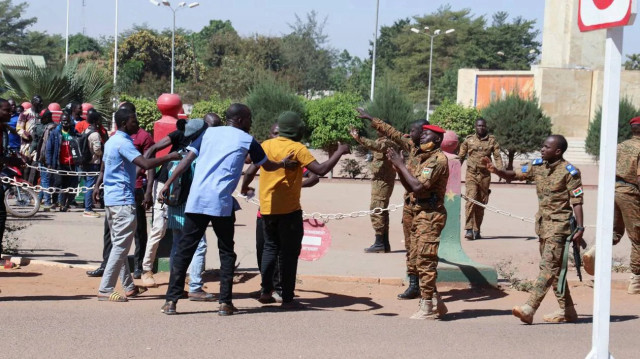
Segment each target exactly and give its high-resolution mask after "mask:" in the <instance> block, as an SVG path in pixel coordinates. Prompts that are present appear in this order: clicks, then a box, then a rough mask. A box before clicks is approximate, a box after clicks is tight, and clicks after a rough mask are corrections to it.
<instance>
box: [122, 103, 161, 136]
mask: <svg viewBox="0 0 640 359" xmlns="http://www.w3.org/2000/svg"><path fill="white" fill-rule="evenodd" d="M120 101H121V102H124V101H128V102H131V103H132V104H134V105H135V106H136V115H137V117H138V122H139V123H140V127H142V128H144V129H145V130H146V131H147V132H149V133H151V134H153V125H154V124H155V122H156V121H158V120H159V119H160V118H161V117H162V114H161V113H160V110H158V105H157V104H156V101H154V100H151V99H149V98H145V97H134V96H127V95H121V96H120Z"/></svg>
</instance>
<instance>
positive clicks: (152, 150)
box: [0, 96, 640, 324]
mask: <svg viewBox="0 0 640 359" xmlns="http://www.w3.org/2000/svg"><path fill="white" fill-rule="evenodd" d="M42 107H43V103H42V99H41V98H40V97H39V96H34V97H33V99H32V101H31V107H30V108H29V109H23V111H22V112H21V113H20V114H18V115H17V119H16V120H14V118H16V113H17V111H19V110H20V109H19V108H18V107H16V106H15V102H13V101H11V100H8V101H7V100H2V99H0V124H1V125H2V127H3V128H4V130H5V131H3V133H6V134H7V136H4V137H3V146H2V151H3V154H2V156H0V158H1V159H2V162H3V163H6V164H11V163H15V161H16V158H14V157H10V156H9V154H10V153H11V152H12V151H19V153H21V154H22V155H23V156H24V157H26V158H28V159H29V160H30V161H32V163H35V164H37V166H39V167H40V168H41V169H48V170H51V171H44V170H41V171H32V172H34V173H35V174H33V176H34V178H35V176H37V175H38V172H39V175H40V176H41V179H40V181H41V185H42V187H43V188H47V187H49V186H55V187H74V186H76V185H77V183H76V182H74V181H76V180H77V177H76V176H67V175H54V176H53V178H52V176H50V175H51V174H52V173H56V172H55V170H63V171H77V170H82V171H87V172H92V173H93V172H99V175H97V176H87V177H86V179H85V181H86V183H87V186H90V187H91V186H95V188H99V187H100V186H101V185H103V186H104V191H103V193H102V194H101V192H100V191H99V190H93V191H91V192H90V193H89V194H88V195H86V196H85V211H84V215H85V216H88V217H99V215H98V214H97V213H95V211H93V206H94V204H96V203H98V201H101V200H102V201H103V202H104V206H105V226H104V236H103V238H104V248H103V263H102V265H101V266H100V267H99V268H98V269H96V270H94V271H89V272H87V274H88V275H89V276H94V277H102V279H101V282H100V286H99V289H98V295H97V296H98V299H99V300H100V301H110V302H126V301H128V299H129V298H133V297H137V296H139V295H140V294H142V293H144V292H145V291H146V290H147V289H146V288H148V287H155V286H156V282H155V279H154V277H153V262H154V260H155V257H156V253H157V249H158V244H159V242H160V239H162V238H163V237H164V235H165V232H166V230H167V229H171V230H172V233H173V246H172V250H171V256H170V257H171V261H170V263H171V264H170V268H171V273H170V280H169V286H168V289H167V293H166V300H165V303H164V304H163V305H162V307H161V311H162V312H163V313H165V314H175V313H176V310H177V309H176V308H177V303H178V301H179V299H181V298H183V297H184V287H185V282H186V276H187V272H188V271H189V276H190V284H189V291H188V296H187V298H188V299H189V300H194V301H214V300H216V299H217V300H218V302H219V304H220V307H219V310H218V314H219V315H221V316H227V315H232V314H233V313H235V312H236V311H237V308H236V307H235V306H234V305H233V276H234V270H235V263H236V254H235V251H234V223H235V211H237V210H238V209H239V208H240V207H239V205H238V203H237V201H236V200H235V198H234V197H233V192H234V191H235V189H236V188H237V186H238V184H239V183H240V180H241V177H243V169H244V165H245V163H250V164H251V165H250V166H249V167H248V168H247V169H246V171H244V177H243V181H242V184H241V193H242V194H244V195H247V196H252V195H254V192H255V190H254V189H253V188H252V187H251V186H250V185H251V182H252V181H253V179H254V177H255V176H256V174H257V172H258V171H259V170H262V173H261V175H260V186H259V187H260V191H259V193H258V197H259V199H260V209H259V212H258V219H257V226H256V250H257V253H258V266H259V270H260V273H261V278H262V281H261V288H260V290H259V291H257V292H256V293H255V297H256V298H257V299H258V301H259V302H260V303H262V304H271V303H280V305H281V307H282V308H283V309H300V308H303V307H304V306H303V305H302V304H301V303H299V302H298V301H296V300H295V295H294V293H295V286H296V275H297V267H298V257H299V255H300V251H301V246H302V238H303V216H302V214H303V212H302V207H301V204H300V197H301V189H302V187H310V186H313V185H315V184H317V183H318V176H323V175H325V174H326V173H328V172H329V171H330V170H331V169H332V168H333V167H334V166H335V165H336V164H337V163H338V161H339V160H340V158H341V156H342V155H344V154H346V153H348V152H349V146H348V145H346V144H339V145H338V147H337V149H336V151H335V152H333V154H332V155H331V156H330V158H329V159H327V160H326V161H324V162H322V163H320V162H318V161H317V160H316V159H315V158H314V156H313V155H312V154H311V152H310V151H309V149H307V147H306V146H305V145H303V144H302V143H301V140H302V137H303V134H304V122H303V121H302V119H301V118H300V115H299V114H297V113H294V112H290V111H285V112H283V113H282V114H281V115H280V116H279V117H278V119H277V121H276V123H275V124H274V126H273V127H272V129H271V137H270V138H269V139H268V140H266V141H264V142H262V143H261V144H260V143H258V142H257V141H256V139H254V138H253V137H252V136H251V135H250V131H251V124H252V115H251V110H250V109H249V107H247V106H246V105H244V104H239V103H235V104H232V105H231V106H230V107H229V108H228V109H227V110H226V113H225V119H226V126H222V121H221V119H220V117H219V116H218V115H216V114H213V113H212V114H208V115H207V116H205V117H204V118H203V119H192V120H189V121H184V120H180V121H178V122H177V123H176V129H175V131H173V132H171V133H169V134H168V135H167V136H166V137H164V138H162V139H161V140H160V141H159V142H157V143H154V141H153V139H152V137H151V135H150V134H149V133H148V132H146V131H144V130H143V129H141V128H140V127H139V124H138V120H137V115H136V109H135V106H134V105H133V104H131V103H129V102H125V103H122V104H121V105H120V106H119V108H118V110H117V111H116V113H115V114H114V118H115V124H116V127H117V128H116V130H115V131H114V132H113V133H112V135H111V136H110V137H109V136H108V135H107V131H106V130H105V129H104V127H103V126H102V124H101V115H100V114H99V113H98V112H97V111H95V110H89V111H87V112H86V118H85V119H81V117H80V116H81V115H82V109H81V108H80V107H79V106H78V105H77V104H73V103H72V104H69V106H67V107H66V108H65V110H64V111H63V113H62V115H61V116H60V122H59V124H57V125H56V124H54V123H52V116H51V112H50V111H48V110H42ZM358 113H359V114H358V117H359V118H361V119H363V120H365V121H367V122H368V123H370V125H371V127H372V128H373V129H374V130H375V131H376V132H377V134H378V139H377V140H369V139H366V138H364V137H362V136H361V135H360V134H359V133H358V131H356V130H354V129H352V130H351V132H350V133H351V135H352V136H353V138H354V139H355V140H356V141H357V142H359V143H360V144H362V145H363V146H365V147H366V148H368V149H369V150H371V151H372V152H373V153H374V156H373V158H374V160H373V162H372V173H373V179H372V186H371V188H372V190H371V208H372V209H373V208H386V207H387V206H388V204H389V197H390V196H391V193H392V191H393V187H394V184H395V178H396V176H398V178H399V179H400V183H401V184H402V186H403V188H404V189H405V194H404V202H405V203H404V208H403V214H402V223H403V232H404V237H405V238H404V242H405V247H406V248H405V249H406V269H407V275H408V277H409V286H408V287H407V289H406V290H405V291H404V292H403V293H400V294H398V299H403V300H408V299H416V298H420V300H419V303H418V310H417V311H416V312H415V313H414V314H413V315H412V316H411V318H412V319H439V318H442V317H443V316H444V315H445V314H446V313H447V311H448V309H447V307H446V305H445V303H444V302H443V301H442V299H441V298H440V295H439V294H438V290H437V287H436V280H437V277H438V272H437V266H438V262H439V257H438V248H439V244H440V235H441V231H442V230H443V228H444V226H445V224H446V222H447V211H446V208H445V191H446V188H447V183H448V180H449V164H448V161H449V160H450V158H449V157H448V156H447V155H446V154H445V153H444V152H443V150H442V149H441V148H440V147H441V144H442V142H443V138H444V135H445V132H446V131H445V129H443V128H440V127H439V126H436V125H433V124H429V123H428V122H426V121H424V120H421V121H417V122H415V123H414V124H412V126H411V130H410V133H409V134H408V135H407V134H404V133H402V132H401V131H398V130H397V129H395V128H393V127H392V126H391V125H390V124H389V123H388V122H385V121H383V120H381V119H377V118H374V117H372V116H370V115H369V114H368V113H366V112H365V111H364V110H362V109H358ZM14 122H15V129H14V130H12V126H11V124H13V123H14ZM630 125H631V128H632V133H633V138H632V139H631V140H628V141H626V142H623V143H622V144H620V146H619V149H618V173H617V174H616V180H617V185H616V226H615V230H616V235H615V243H617V242H618V241H619V240H620V238H621V237H622V235H623V233H624V231H625V228H626V231H627V233H628V235H629V238H630V239H631V241H632V243H633V245H632V253H631V269H632V272H633V274H634V276H633V278H632V280H631V282H630V284H629V289H628V292H629V293H630V294H639V293H640V227H639V225H638V223H640V218H639V217H640V215H639V214H638V213H639V212H640V209H639V205H638V203H640V201H638V198H639V196H640V190H638V186H639V185H640V166H639V162H640V145H638V143H640V142H639V141H640V118H635V119H633V120H631V122H630ZM475 130H476V133H475V134H473V135H471V136H468V137H467V138H466V139H465V140H464V142H463V143H462V144H461V146H460V151H459V157H457V160H459V161H460V163H461V164H462V163H463V162H465V161H466V162H467V174H466V191H467V192H466V196H467V197H468V198H470V199H473V200H475V201H477V202H479V203H483V204H486V203H487V202H488V199H489V193H490V191H489V184H490V178H491V174H495V175H497V176H499V177H501V178H504V179H508V180H521V181H530V182H535V184H536V190H537V194H538V199H539V209H538V213H537V215H536V228H535V229H536V233H537V235H538V237H539V243H540V255H541V261H540V272H539V275H538V277H537V279H536V281H535V283H534V287H533V290H532V291H531V295H530V297H529V300H528V301H527V303H526V304H524V305H522V306H516V307H514V308H513V310H512V312H513V315H514V316H516V317H518V318H519V319H520V320H522V321H523V322H525V323H528V324H531V323H532V322H533V317H534V314H535V312H536V310H537V309H538V307H539V306H540V303H541V302H542V299H543V298H544V296H545V294H546V293H547V291H548V290H549V289H550V288H553V290H554V293H555V295H556V297H557V300H558V303H559V306H560V309H559V310H558V311H556V312H554V313H551V314H548V315H545V316H544V318H543V319H544V320H545V321H547V322H573V321H575V320H576V319H577V314H576V311H575V308H574V305H575V304H574V302H573V300H572V298H571V294H570V291H569V287H568V285H567V282H566V280H564V278H563V276H564V275H566V274H563V273H566V267H565V268H564V269H565V270H564V271H563V265H564V266H566V261H565V263H564V264H563V256H564V255H565V254H566V251H567V250H568V246H567V245H566V243H568V242H571V241H575V242H577V243H579V242H582V237H583V233H584V222H583V210H582V207H583V197H584V193H583V188H582V181H581V175H580V171H579V170H578V169H577V168H575V167H574V166H573V165H571V164H570V163H568V162H567V161H565V160H564V158H563V154H564V153H565V151H566V150H567V147H568V144H567V141H566V139H565V138H564V137H563V136H561V135H551V136H549V137H548V138H547V139H546V140H545V141H544V143H543V145H542V148H541V151H540V152H541V158H538V159H536V160H534V161H531V162H528V163H526V164H524V165H522V166H521V167H520V168H516V169H514V170H506V169H504V168H503V163H502V158H501V155H500V146H499V144H498V142H497V141H496V139H495V138H494V137H493V136H491V135H490V134H489V133H488V130H487V124H486V121H485V120H484V119H482V118H479V119H477V121H476V123H475ZM12 136H13V137H12ZM15 136H17V137H15ZM5 137H6V139H5ZM18 140H19V141H18ZM18 142H19V143H18ZM85 147H86V148H89V151H88V154H87V151H84V150H83V148H85ZM165 148H170V149H169V152H168V154H166V155H164V156H161V157H156V154H157V152H158V151H161V150H163V149H165ZM75 152H79V153H82V152H84V153H85V155H84V156H82V155H81V154H76V153H75ZM403 154H404V155H403ZM491 156H493V160H492V159H491ZM452 158H455V157H452ZM157 167H159V168H160V169H159V170H158V171H156V170H155V169H156V168H157ZM145 171H146V172H145ZM307 176H308V177H307ZM0 192H3V191H0ZM1 195H3V193H2V194H1ZM43 201H44V203H45V207H44V209H45V210H51V208H53V207H54V206H55V204H56V203H58V206H59V208H60V210H61V211H66V210H67V209H68V208H69V206H70V205H71V203H72V201H73V198H71V197H70V196H65V195H64V194H61V195H59V196H58V198H57V199H56V198H53V196H49V195H48V194H47V193H45V194H44V196H43ZM151 207H153V213H154V216H153V222H152V227H151V234H150V235H149V236H148V235H147V219H146V211H147V210H148V209H150V208H151ZM483 210H484V208H483V207H482V206H478V205H476V204H473V203H472V202H470V203H469V204H467V206H466V211H465V216H466V221H465V229H466V233H465V237H466V238H467V239H469V240H473V239H478V238H481V235H480V227H481V224H482V221H483ZM572 217H573V218H575V223H576V227H575V228H572V227H571V226H570V219H571V218H572ZM5 219H6V211H4V206H3V201H2V200H1V198H0V232H2V231H3V229H4V222H5ZM371 223H372V226H373V229H374V232H375V240H374V243H373V244H372V245H371V246H370V247H368V248H365V252H366V253H388V252H389V251H390V241H389V218H388V213H387V212H383V213H374V214H373V215H372V216H371ZM209 225H211V226H212V228H213V231H214V233H215V235H216V237H217V246H218V251H219V256H220V291H219V295H218V296H215V295H214V294H213V293H207V292H205V291H204V290H203V286H202V285H203V283H202V276H201V275H202V272H203V270H204V266H205V265H204V257H205V255H206V251H207V238H206V236H205V231H206V228H207V227H208V226H209ZM0 234H1V233H0ZM147 237H148V239H147ZM134 241H135V245H136V250H135V255H134V258H135V259H134V268H133V271H132V270H131V268H129V263H128V260H127V258H126V257H127V254H128V253H129V250H130V247H131V246H132V244H133V243H134ZM0 250H1V248H0ZM594 256H595V253H594V252H593V250H591V251H588V252H587V253H586V254H585V257H584V260H585V269H586V270H587V271H588V272H589V271H590V270H592V268H593V258H594ZM189 268H190V269H189ZM590 268H591V269H590ZM132 273H133V275H132ZM118 278H120V281H121V284H122V287H123V289H124V293H122V294H121V293H119V292H117V291H116V290H115V286H116V283H117V281H118ZM134 279H141V280H142V284H141V285H136V284H135V283H134Z"/></svg>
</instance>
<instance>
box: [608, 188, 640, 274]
mask: <svg viewBox="0 0 640 359" xmlns="http://www.w3.org/2000/svg"><path fill="white" fill-rule="evenodd" d="M625 228H626V230H627V236H629V239H630V240H631V260H630V267H631V272H632V273H633V274H636V275H637V274H640V192H639V191H638V190H637V189H635V188H633V187H631V186H617V187H616V201H615V208H614V212H613V244H618V242H620V240H621V239H622V236H623V235H624V232H625Z"/></svg>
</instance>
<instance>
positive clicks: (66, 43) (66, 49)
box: [64, 0, 69, 64]
mask: <svg viewBox="0 0 640 359" xmlns="http://www.w3.org/2000/svg"><path fill="white" fill-rule="evenodd" d="M68 60H69V0H67V36H66V37H65V40H64V63H65V64H66V63H67V61H68Z"/></svg>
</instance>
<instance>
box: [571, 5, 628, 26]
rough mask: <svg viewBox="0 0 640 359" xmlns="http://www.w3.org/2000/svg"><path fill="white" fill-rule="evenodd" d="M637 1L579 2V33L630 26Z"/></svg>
mask: <svg viewBox="0 0 640 359" xmlns="http://www.w3.org/2000/svg"><path fill="white" fill-rule="evenodd" d="M637 1H638V0H580V3H579V5H578V27H579V28H580V31H582V32H585V31H592V30H599V29H607V28H610V27H618V26H627V25H632V24H633V21H634V20H635V16H636V13H637Z"/></svg>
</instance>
